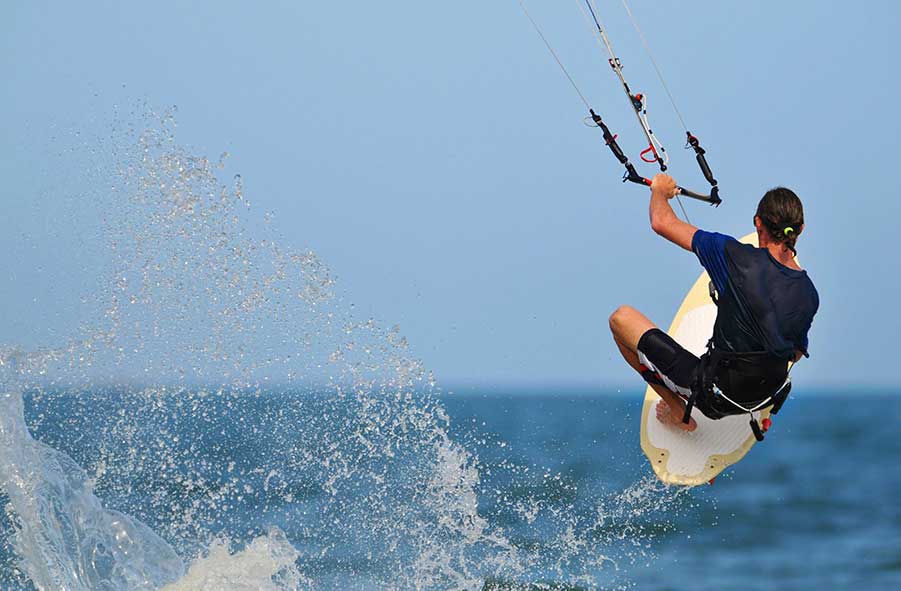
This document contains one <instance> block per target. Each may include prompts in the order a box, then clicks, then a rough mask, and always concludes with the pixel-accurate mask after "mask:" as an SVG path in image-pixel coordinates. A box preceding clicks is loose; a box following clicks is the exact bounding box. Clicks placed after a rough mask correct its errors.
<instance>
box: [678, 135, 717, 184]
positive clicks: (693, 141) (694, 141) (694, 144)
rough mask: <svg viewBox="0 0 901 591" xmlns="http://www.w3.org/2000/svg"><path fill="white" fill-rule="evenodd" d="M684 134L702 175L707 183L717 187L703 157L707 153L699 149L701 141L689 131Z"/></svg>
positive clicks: (705, 158)
mask: <svg viewBox="0 0 901 591" xmlns="http://www.w3.org/2000/svg"><path fill="white" fill-rule="evenodd" d="M685 134H686V135H687V136H688V145H689V146H691V148H692V149H693V150H694V151H695V159H696V160H697V161H698V166H699V167H701V173H703V175H704V178H705V179H707V182H708V183H710V184H711V185H712V186H714V187H715V186H716V185H717V182H716V179H715V178H714V177H713V171H712V170H710V165H709V164H707V157H706V156H704V154H706V153H707V151H706V150H705V149H704V148H702V147H701V141H700V140H699V139H698V138H696V137H695V136H693V135H691V132H690V131H686V132H685Z"/></svg>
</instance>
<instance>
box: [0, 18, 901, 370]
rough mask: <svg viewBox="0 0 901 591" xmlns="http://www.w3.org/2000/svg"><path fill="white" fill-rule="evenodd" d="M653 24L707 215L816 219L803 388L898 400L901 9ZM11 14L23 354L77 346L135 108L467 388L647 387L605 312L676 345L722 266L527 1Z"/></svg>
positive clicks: (0, 221)
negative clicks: (627, 159)
mask: <svg viewBox="0 0 901 591" xmlns="http://www.w3.org/2000/svg"><path fill="white" fill-rule="evenodd" d="M528 6H529V7H530V10H531V12H532V13H533V15H534V16H535V17H536V18H537V19H538V20H539V22H540V23H541V24H542V26H543V28H544V29H545V33H546V34H547V35H548V37H549V39H550V40H551V42H552V43H553V44H554V45H555V47H556V49H557V50H558V51H559V53H560V54H561V57H562V59H563V60H564V62H565V63H566V65H567V67H568V68H569V69H570V70H571V72H572V74H573V75H574V76H575V77H576V79H577V82H578V83H579V85H580V86H581V87H582V90H583V91H584V92H585V93H586V94H587V95H588V98H589V100H590V101H591V102H592V104H593V105H594V107H595V108H596V109H597V110H598V111H599V112H600V113H601V114H602V115H603V116H604V118H605V120H607V122H608V123H609V124H610V125H611V126H612V127H613V129H614V131H615V132H616V133H618V134H619V136H620V139H621V143H622V145H623V147H624V148H625V149H626V150H627V151H628V152H629V153H630V155H632V156H633V158H634V157H635V155H636V154H637V152H638V151H639V150H640V149H641V147H642V146H641V141H640V130H639V128H638V127H637V125H636V123H635V121H634V116H633V115H632V114H631V112H630V111H629V108H628V105H627V104H626V100H625V98H624V96H623V95H622V92H621V90H620V88H619V87H618V84H617V81H616V79H615V77H614V75H613V74H612V73H611V72H610V71H609V68H608V67H607V65H606V63H605V59H604V56H603V55H602V54H601V53H600V51H599V49H598V47H597V45H596V44H595V43H594V40H593V38H592V36H591V32H590V30H589V29H588V28H587V27H586V25H585V22H584V20H583V18H582V15H581V14H580V13H579V10H578V7H577V5H576V4H575V2H549V1H540V0H535V1H533V2H529V3H528ZM599 7H600V9H601V10H602V15H603V17H604V19H605V20H606V22H607V25H608V29H609V32H610V35H611V38H612V41H613V43H614V46H615V47H616V49H617V51H618V53H619V54H620V57H621V59H622V61H623V63H624V65H625V67H626V75H627V77H628V79H629V81H630V83H631V84H632V87H633V89H634V90H637V91H643V92H645V93H646V94H647V95H648V96H649V97H650V98H649V100H650V103H649V104H650V108H651V117H652V123H653V124H654V127H655V131H656V132H657V133H658V135H659V136H660V137H661V138H662V139H663V140H664V142H665V143H666V144H667V146H668V148H669V150H670V152H671V153H672V156H673V162H672V167H671V168H672V172H673V174H674V176H676V177H677V180H679V181H680V182H682V183H684V184H686V185H688V186H697V187H700V188H703V187H704V184H703V179H702V178H701V176H700V173H699V172H698V171H697V169H696V167H695V166H694V162H693V159H692V158H691V154H690V153H688V152H684V151H683V150H681V149H679V148H680V147H681V144H682V137H683V136H682V131H681V128H680V127H679V126H678V121H677V119H676V117H675V115H674V114H673V112H672V109H671V108H670V106H669V104H668V103H667V101H666V98H665V95H664V93H663V90H662V88H661V87H660V86H659V83H658V82H657V80H656V78H655V77H654V74H653V71H652V69H651V66H650V62H649V61H648V59H647V57H646V56H645V54H644V53H643V50H642V48H641V45H640V43H639V39H638V37H637V35H636V34H635V32H634V31H633V29H632V28H631V26H630V25H629V23H628V21H627V19H626V16H625V12H624V10H623V8H622V6H621V4H620V3H619V2H615V1H612V0H611V1H603V2H599ZM632 7H633V10H634V11H635V13H636V16H637V17H638V18H639V20H640V22H641V24H642V27H643V29H644V30H645V33H646V34H647V36H648V38H649V41H650V43H651V45H652V49H653V50H654V52H655V55H656V57H657V59H658V61H659V63H660V65H661V67H662V68H663V71H664V74H665V75H666V77H667V80H668V82H669V84H670V87H671V89H672V91H673V93H674V94H675V96H676V99H677V100H678V102H679V106H680V109H681V110H682V112H683V114H684V115H685V118H686V119H687V121H688V124H689V125H690V126H691V128H692V131H693V132H694V133H696V134H697V135H698V136H699V137H701V139H702V142H703V143H704V145H705V146H706V147H707V148H708V151H709V160H710V163H711V165H712V167H713V169H714V172H715V173H716V176H717V177H718V179H719V180H720V184H721V187H722V195H723V198H724V204H723V205H722V206H721V207H720V208H718V209H713V208H709V207H707V206H705V205H702V204H695V203H686V207H688V209H689V215H690V217H691V220H692V221H693V222H694V223H696V224H697V225H700V226H702V227H704V228H707V229H713V230H718V231H723V232H727V233H731V234H735V235H741V234H744V233H746V232H748V231H750V229H751V217H752V214H753V210H754V208H755V206H756V203H757V200H758V199H759V197H760V195H761V194H762V193H763V192H764V191H765V190H766V189H767V188H769V187H771V186H775V185H780V184H784V185H787V186H789V187H792V188H794V189H795V190H796V191H797V192H798V193H799V194H800V195H801V197H802V199H803V200H804V203H805V206H806V215H807V221H808V227H807V231H806V232H805V235H804V236H803V237H802V239H801V240H800V242H799V254H800V257H801V262H802V264H803V265H804V266H805V267H806V268H807V269H808V270H809V272H810V274H811V276H812V278H813V279H814V281H815V283H816V285H817V287H818V288H819V291H820V296H821V310H820V313H819V315H818V316H817V319H816V321H815V324H814V328H813V331H812V333H811V353H812V357H811V359H810V360H808V361H805V362H804V363H803V365H801V366H799V368H798V370H797V371H796V375H797V376H798V377H797V378H796V379H798V378H800V379H801V380H803V382H804V383H806V384H808V385H810V386H811V387H813V386H842V385H845V384H856V383H865V384H868V385H873V386H884V387H894V386H893V376H894V374H895V373H896V371H895V367H894V366H895V365H896V364H897V361H898V360H899V359H901V356H899V355H898V353H897V350H896V344H895V343H896V340H897V337H896V334H897V333H898V331H899V328H901V321H899V315H898V314H897V313H896V312H895V307H896V304H897V302H898V300H899V296H901V279H899V273H898V271H899V263H898V247H897V245H896V242H895V236H896V234H897V229H896V224H897V220H898V219H899V214H901V206H899V201H898V197H897V192H898V191H897V188H896V187H895V181H894V178H893V170H894V169H895V167H896V163H897V162H898V161H899V160H901V147H899V141H898V137H899V131H901V129H899V128H901V126H899V116H898V111H897V109H896V108H895V103H896V101H897V99H898V96H899V85H901V83H899V77H898V73H897V72H898V67H897V64H896V63H895V61H894V53H895V48H894V46H893V43H892V41H891V40H892V38H893V37H894V36H895V34H896V29H897V27H898V25H899V23H901V5H899V4H898V3H895V2H869V3H867V6H866V9H864V8H862V7H861V6H859V5H857V4H853V3H846V2H841V3H839V2H800V1H798V2H770V1H766V2H713V1H710V2H691V3H686V2H674V1H655V2H651V1H648V0H635V1H634V2H633V3H632ZM3 13H4V14H3V18H2V19H0V75H2V78H3V81H4V92H3V93H0V107H2V109H3V112H4V117H3V118H0V173H2V176H3V179H4V183H3V198H2V199H3V205H4V215H3V216H2V218H0V248H2V250H3V252H5V253H7V255H6V264H5V265H4V267H5V269H4V270H5V272H4V273H3V274H2V276H0V305H2V306H3V308H4V309H5V310H6V311H7V313H5V314H3V316H2V319H0V341H4V342H14V343H22V344H25V345H26V346H35V345H38V344H53V343H54V342H59V340H58V339H59V338H60V337H61V336H63V335H65V333H66V332H67V330H68V324H67V311H68V310H69V305H68V304H67V301H68V300H69V299H70V298H72V297H74V296H73V295H72V294H74V293H78V290H79V289H81V288H83V287H84V285H86V283H85V281H87V280H86V279H85V278H84V277H81V276H80V275H78V274H77V273H74V272H73V271H72V268H71V266H67V264H66V263H67V256H72V255H71V254H67V253H71V252H72V251H77V249H78V247H79V244H80V243H79V240H78V239H77V232H73V231H72V226H75V227H77V225H76V222H78V220H77V219H76V220H73V219H71V218H65V217H64V216H63V214H62V212H63V211H64V206H63V205H62V202H63V200H64V199H65V196H66V195H67V194H70V193H71V192H73V191H76V190H78V188H77V187H75V186H73V184H72V183H74V182H75V181H74V180H73V179H75V178H79V173H81V172H82V171H77V170H72V167H73V166H74V165H73V164H71V162H70V161H69V159H68V158H67V151H66V150H67V149H70V148H71V145H70V144H71V142H72V140H71V138H72V137H73V134H72V130H84V131H85V132H87V133H94V134H102V133H103V130H104V129H106V128H108V126H109V125H110V121H111V120H112V119H113V113H114V111H115V109H116V108H118V109H119V110H120V111H121V110H122V109H123V105H126V106H127V105H134V104H137V102H138V101H140V100H146V101H147V102H148V103H149V104H151V105H154V106H156V107H159V108H164V107H166V106H169V105H177V106H178V122H179V133H180V137H181V139H182V141H183V142H184V143H185V144H188V145H190V146H192V148H194V150H195V151H197V152H200V153H204V154H208V155H210V156H211V157H214V158H215V157H218V155H219V154H220V153H221V152H223V151H228V152H230V153H231V154H232V156H231V159H230V161H229V162H230V164H229V166H230V167H231V168H233V169H234V170H235V171H236V172H240V173H241V174H242V177H243V179H244V183H245V190H246V192H247V194H248V195H249V197H250V199H251V201H252V202H253V204H254V208H255V209H256V210H257V211H272V212H274V213H275V219H274V222H272V223H273V224H274V225H275V227H276V229H277V231H278V232H279V233H280V234H281V235H283V236H284V240H285V241H286V242H288V243H289V244H290V245H291V246H293V247H296V248H307V247H308V248H312V249H313V250H315V251H317V252H318V253H319V254H320V255H321V256H322V257H323V258H324V259H325V261H327V262H328V264H329V265H331V267H332V269H333V271H334V272H335V274H336V275H337V276H338V278H339V281H340V284H341V287H342V289H344V290H345V291H346V293H347V297H348V299H349V300H350V301H353V302H354V304H355V305H356V309H357V311H358V312H359V313H360V314H361V315H371V316H374V317H376V318H379V319H381V320H382V321H384V322H385V323H386V324H394V323H398V324H400V326H401V328H402V330H403V332H404V333H405V334H406V335H407V336H408V338H409V340H410V342H411V345H412V348H413V351H414V353H415V354H417V355H418V356H420V357H421V358H422V359H423V360H424V362H425V363H426V365H427V366H428V367H430V368H432V369H434V370H435V373H436V375H437V377H438V379H439V380H440V381H442V382H444V383H462V382H476V383H498V382H501V383H508V382H516V383H529V384H548V383H557V384H559V383H565V384H589V385H621V384H627V385H629V386H631V387H634V386H635V379H634V378H633V376H632V375H630V373H629V372H628V370H627V369H626V368H625V366H624V365H623V364H622V362H621V361H620V360H619V358H618V354H617V353H616V350H615V348H614V347H613V345H612V342H611V341H610V338H609V334H608V330H607V327H606V322H607V316H608V315H609V313H610V312H611V311H612V310H613V309H614V308H615V307H616V306H617V305H619V304H621V303H630V304H632V305H635V306H636V307H638V308H639V309H641V310H643V311H645V312H646V313H647V314H648V315H649V316H650V317H651V318H652V319H654V320H655V321H657V322H659V323H660V324H663V325H664V326H666V325H668V323H669V321H670V319H671V317H672V315H673V313H674V312H675V309H676V307H677V306H678V303H679V301H680V299H681V297H682V295H683V294H684V292H685V291H686V290H687V289H688V287H689V286H690V285H691V283H692V282H693V281H694V279H695V277H696V274H697V272H698V270H699V269H698V266H697V263H696V261H695V260H694V258H693V257H692V256H691V255H690V254H688V253H685V252H680V251H679V250H678V249H676V248H675V247H671V246H669V245H667V244H665V243H664V242H662V241H661V240H660V239H658V238H656V237H655V236H654V235H653V234H652V233H651V231H650V229H649V228H648V224H647V214H646V207H647V195H646V192H645V191H644V190H642V189H640V188H637V187H634V186H631V185H630V186H626V185H623V184H621V183H620V182H619V176H620V174H621V172H620V168H619V166H618V164H617V163H616V162H615V161H614V160H613V158H612V157H611V156H610V155H609V153H607V152H606V149H605V147H604V146H603V144H602V143H601V141H600V136H599V133H598V132H597V131H596V130H592V129H589V128H587V127H584V126H583V125H582V122H581V119H582V117H583V116H584V115H585V113H584V107H583V105H582V104H581V103H580V102H579V100H578V98H577V96H576V95H575V93H574V92H573V90H572V88H571V87H570V86H569V85H568V83H567V82H566V80H565V79H564V78H563V76H562V74H561V73H560V72H559V70H558V69H557V67H556V65H555V64H554V63H553V61H552V60H551V58H550V56H549V55H548V54H547V53H546V50H545V48H544V46H543V45H542V44H541V42H540V40H539V39H538V37H537V36H536V35H535V33H534V31H533V30H532V28H531V26H530V24H529V23H528V21H527V20H526V19H525V17H524V16H523V14H522V13H521V12H520V10H519V7H518V6H517V4H516V2H515V0H509V1H506V0H505V1H500V2H471V1H460V2H454V3H424V2H412V1H399V2H391V3H353V2H352V3H292V2H281V3H279V2H267V3H256V4H255V5H254V6H253V8H250V5H249V4H245V3H232V2H195V3H175V2H155V3H152V4H147V3H144V4H140V3H118V2H94V3H90V4H89V5H85V4H79V5H77V6H76V5H75V4H68V3H65V4H64V3H49V2H29V3H15V4H7V6H6V7H5V8H4V11H3ZM125 110H127V107H125ZM63 137H65V138H68V139H61V138H63ZM67 142H68V143H67ZM67 146H68V147H67ZM64 148H65V149H64ZM644 171H645V172H647V173H650V172H651V170H650V168H645V169H644ZM81 176H83V175H81ZM76 217H77V216H76ZM86 217H90V216H89V215H87V214H86ZM88 225H90V224H88ZM85 231H86V232H87V231H89V229H86V230H85ZM79 256H80V257H81V259H80V260H82V262H83V261H84V259H85V257H88V258H89V257H90V256H91V254H90V253H81V254H80V255H79Z"/></svg>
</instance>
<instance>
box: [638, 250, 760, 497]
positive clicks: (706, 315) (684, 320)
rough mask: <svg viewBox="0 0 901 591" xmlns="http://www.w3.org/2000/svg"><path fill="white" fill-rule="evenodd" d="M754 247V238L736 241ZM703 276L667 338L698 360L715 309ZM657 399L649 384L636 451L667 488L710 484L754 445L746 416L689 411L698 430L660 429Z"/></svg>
mask: <svg viewBox="0 0 901 591" xmlns="http://www.w3.org/2000/svg"><path fill="white" fill-rule="evenodd" d="M741 241H742V242H745V243H747V244H754V245H755V246H756V245H757V234H749V235H747V236H745V237H744V238H742V239H741ZM709 282H710V277H709V276H708V275H707V273H706V272H704V273H701V276H700V277H699V278H698V280H697V281H695V284H694V285H693V286H692V288H691V290H689V292H688V295H687V296H685V300H683V302H682V305H681V306H680V307H679V310H678V311H677V312H676V317H675V318H674V319H673V323H672V324H671V325H670V328H669V334H670V335H671V336H672V337H673V338H674V339H676V342H678V343H679V344H680V345H682V346H683V347H685V348H686V349H688V350H689V351H691V352H692V353H694V354H695V355H698V356H700V355H701V354H703V353H704V351H705V350H706V347H707V340H708V339H710V336H711V335H712V334H713V323H714V320H716V305H714V304H713V302H712V301H711V300H710V294H709V291H708V284H709ZM659 400H660V396H658V395H657V393H656V392H654V390H653V389H651V387H650V386H649V387H648V389H647V392H646V393H645V397H644V406H643V407H642V411H641V448H642V450H644V453H645V455H646V456H647V457H648V460H649V461H650V462H651V467H653V469H654V473H655V474H657V477H658V478H659V479H660V480H662V481H663V482H665V483H667V484H679V485H685V486H697V485H699V484H705V483H707V482H710V481H711V480H713V479H714V478H715V477H716V476H717V474H719V473H720V472H722V471H723V470H724V469H725V468H727V467H728V466H731V465H732V464H734V463H736V462H737V461H739V460H740V459H742V458H743V457H744V455H745V454H746V453H748V450H750V449H751V447H752V446H753V445H754V443H756V441H757V440H756V439H755V438H754V434H753V433H752V432H751V427H750V426H749V424H748V422H749V421H750V417H748V415H746V414H742V415H736V416H731V417H725V418H722V419H720V420H718V421H713V420H710V419H708V418H707V417H705V416H704V415H703V414H702V413H701V412H700V411H698V410H696V411H694V412H692V414H691V416H692V417H693V418H694V419H695V420H696V421H697V423H698V428H697V429H696V430H694V431H692V432H688V431H683V430H681V429H679V428H677V427H673V426H669V425H664V424H662V423H660V421H658V420H657V417H656V414H655V412H654V407H655V406H656V405H657V402H658V401H659ZM769 414H770V413H769V410H768V409H767V410H763V411H760V412H756V413H754V415H755V416H756V417H757V420H758V421H762V420H763V419H764V418H767V417H768V416H769Z"/></svg>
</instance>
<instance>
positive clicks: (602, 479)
mask: <svg viewBox="0 0 901 591" xmlns="http://www.w3.org/2000/svg"><path fill="white" fill-rule="evenodd" d="M117 117H118V118H114V119H113V122H112V123H111V124H110V126H109V128H105V129H101V130H93V132H92V133H89V134H80V135H79V136H78V137H79V140H78V141H79V142H81V144H79V145H77V146H74V147H73V148H72V149H71V150H70V151H68V152H66V151H65V150H61V153H62V156H61V157H62V158H64V159H65V160H66V162H65V164H66V166H65V169H66V170H73V171H82V172H83V174H84V176H83V177H79V178H73V179H72V181H71V183H70V185H71V187H73V194H72V196H71V197H70V199H71V203H70V206H71V215H66V216H60V219H61V220H64V221H63V222H61V223H62V224H64V226H62V227H61V229H60V231H61V230H62V229H72V230H73V231H74V232H75V233H76V234H77V236H78V240H76V241H74V242H73V244H76V245H78V246H77V248H75V247H73V248H74V252H68V253H66V255H67V256H70V257H74V258H69V259H66V260H68V261H69V265H70V266H68V267H66V268H61V269H58V270H53V269H50V270H48V272H59V273H66V272H76V273H77V274H79V276H80V277H81V278H82V280H81V282H80V283H78V285H81V286H85V287H83V289H84V291H83V292H82V293H74V292H73V293H69V292H68V291H63V290H60V293H58V294H54V296H55V297H59V298H62V301H61V302H59V304H60V306H62V310H64V312H60V310H57V311H56V314H55V315H49V316H48V318H56V319H58V318H61V317H63V318H65V319H66V320H67V321H68V320H77V322H65V323H64V325H65V326H70V325H71V326H77V328H68V329H67V330H66V331H63V329H62V326H60V327H56V326H54V327H51V328H53V330H47V331H43V332H42V333H41V334H51V335H53V336H52V342H47V343H45V344H44V345H43V346H41V347H32V348H31V349H26V348H22V347H18V346H16V344H15V343H5V344H2V345H0V502H2V504H3V507H4V511H3V512H2V514H0V589H42V590H44V589H47V590H57V589H59V590H72V591H82V590H94V589H102V590H104V591H112V590H133V589H134V590H150V589H165V590H168V591H175V590H207V589H209V590H218V589H222V590H245V589H246V590H256V589H266V590H270V589H271V590H287V589H305V590H332V589H334V590H342V591H343V590H367V591H368V590H380V591H381V590H385V591H405V590H415V591H426V590H436V591H437V590H457V589H460V590H473V591H476V590H486V591H487V590H502V589H503V590H530V591H531V590H536V591H537V590H558V591H560V590H564V589H586V590H588V589H592V590H593V589H652V590H653V589H659V590H663V589H684V588H692V589H721V588H723V587H724V586H725V587H726V588H737V587H742V588H743V587H748V586H751V585H755V586H756V585H771V586H778V588H779V589H810V588H814V587H817V586H820V587H826V588H829V589H852V588H853V589H857V588H860V587H865V588H873V589H890V588H897V587H899V583H901V512H899V504H898V502H897V499H898V498H899V493H901V477H899V473H898V470H897V469H896V465H897V459H898V457H899V451H901V445H899V442H898V438H897V432H898V422H899V419H901V397H899V396H897V394H898V393H897V392H887V393H868V392H859V391H834V392H830V393H821V392H812V391H809V390H808V391H805V389H804V387H803V384H799V386H798V387H797V388H796V393H795V394H794V395H793V398H792V400H791V401H790V402H789V403H788V404H787V405H786V407H785V408H784V410H783V411H782V413H781V414H780V416H779V417H778V419H777V421H776V422H775V426H774V428H773V430H771V432H770V434H769V435H768V437H767V441H765V442H764V443H763V444H760V445H758V446H756V447H755V448H754V450H752V452H751V453H750V454H749V456H748V457H747V458H746V459H745V460H744V461H742V462H741V464H740V465H739V466H737V467H736V468H734V469H733V470H730V472H729V473H728V474H726V475H725V476H723V477H721V478H720V479H718V480H717V482H716V484H715V485H714V486H711V487H701V488H695V489H691V490H688V489H683V488H678V487H665V486H663V485H661V484H660V483H659V482H657V481H656V479H655V478H654V477H653V476H652V474H651V470H650V468H649V467H648V465H647V463H646V461H645V460H644V458H643V456H642V454H641V451H640V447H639V445H638V424H637V423H638V414H639V412H640V406H641V392H640V390H639V389H638V388H636V391H635V392H633V393H631V394H617V393H613V392H604V391H601V390H597V391H581V392H576V391H570V390H559V389H555V388H553V387H546V388H534V389H532V390H529V391H511V390H504V389H503V388H482V389H480V388H467V389H460V390H459V391H454V389H453V388H448V387H446V386H442V384H440V383H438V382H437V381H436V379H435V378H434V376H433V375H432V373H431V372H430V371H429V368H427V367H425V366H424V364H423V363H422V362H421V361H419V360H418V359H417V356H416V353H415V345H411V344H410V343H408V342H407V340H406V339H405V338H404V336H403V332H402V330H401V328H400V327H397V326H391V325H390V323H389V324H385V323H383V322H381V321H380V320H379V319H376V318H367V317H360V316H359V314H358V313H357V312H356V311H355V308H354V306H353V305H352V304H351V303H350V302H349V301H347V298H346V296H345V295H344V294H343V292H342V291H341V289H340V286H339V285H338V284H337V282H336V280H335V278H334V275H333V273H332V272H331V270H330V268H329V267H328V265H327V263H326V262H325V261H323V260H322V259H320V258H319V257H318V255H317V254H316V253H315V251H314V250H313V249H312V248H307V249H300V250H299V249H297V248H296V247H289V246H286V244H288V243H290V244H296V243H297V241H298V238H297V237H294V238H293V239H292V240H291V241H286V240H284V238H283V237H281V236H278V235H277V234H275V233H274V232H273V231H271V229H267V228H268V227H267V225H266V222H267V220H268V219H270V217H271V216H270V214H268V213H264V214H263V215H262V216H261V218H262V219H261V220H257V221H254V215H255V212H254V210H253V208H252V207H251V200H250V198H249V196H247V195H246V194H245V191H244V185H243V181H242V179H241V177H240V175H234V174H231V173H228V172H227V171H228V166H227V163H226V161H227V155H226V154H223V155H222V156H220V157H219V158H215V159H214V158H209V157H206V156H204V155H201V154H197V153H196V152H195V151H194V150H192V149H190V147H187V146H184V145H182V144H181V143H180V142H179V140H178V137H177V133H176V130H177V125H176V121H175V112H174V110H167V111H164V112H161V113H157V112H154V111H152V110H149V109H147V108H146V107H144V106H142V107H140V108H137V109H135V110H133V111H132V112H130V113H127V114H121V113H120V114H119V115H118V116H117ZM85 159H86V161H83V160H85ZM318 197H319V196H300V197H299V198H309V199H315V198H318ZM60 199H62V198H60ZM61 256H62V255H61ZM72 265H74V267H72ZM70 267H71V268H70ZM72 269H74V271H73V270H72ZM88 279H90V280H88ZM51 321H52V320H51ZM64 332H67V333H68V334H63V333H64Z"/></svg>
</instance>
